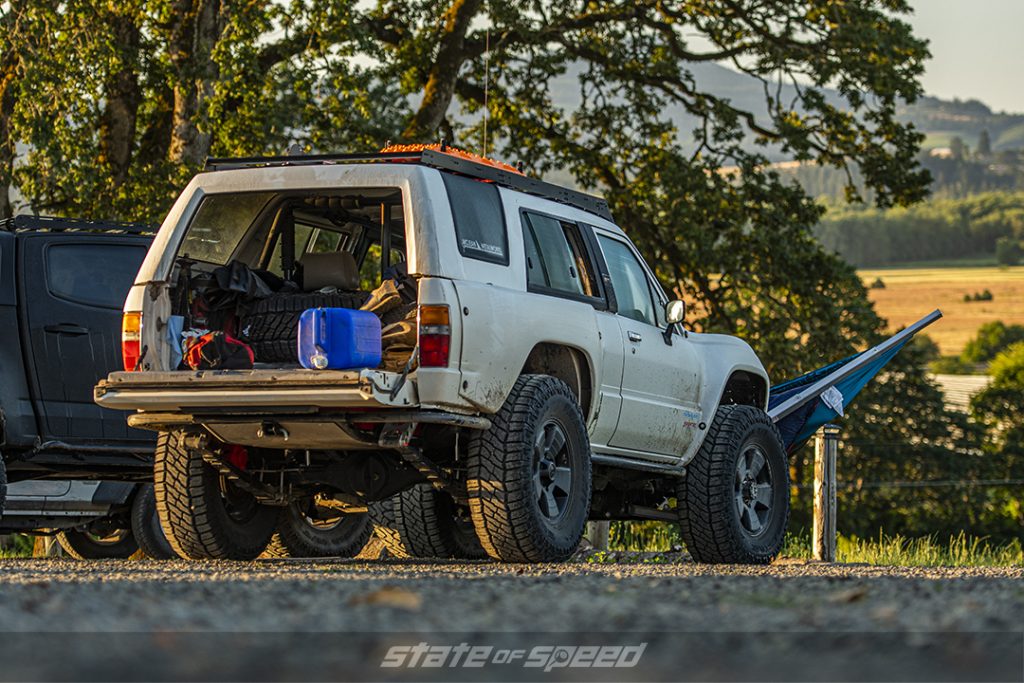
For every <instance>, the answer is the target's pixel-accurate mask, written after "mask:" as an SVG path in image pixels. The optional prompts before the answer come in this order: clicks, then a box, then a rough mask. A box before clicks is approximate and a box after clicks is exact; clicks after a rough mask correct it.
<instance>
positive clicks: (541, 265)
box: [523, 213, 599, 297]
mask: <svg viewBox="0 0 1024 683" xmlns="http://www.w3.org/2000/svg"><path fill="white" fill-rule="evenodd" d="M523 243H524V245H525V246H526V281H527V284H528V285H529V287H530V288H531V289H542V290H543V289H547V290H553V291H555V292H559V293H563V294H571V295H573V296H586V297H597V296H599V295H598V291H597V282H596V281H595V279H594V273H593V270H592V269H591V267H590V264H589V263H588V260H587V252H586V248H585V247H584V246H583V238H582V236H581V235H580V231H579V227H578V226H576V224H574V223H569V222H566V221H560V220H558V219H556V218H551V217H550V216H543V215H540V214H536V213H524V214H523Z"/></svg>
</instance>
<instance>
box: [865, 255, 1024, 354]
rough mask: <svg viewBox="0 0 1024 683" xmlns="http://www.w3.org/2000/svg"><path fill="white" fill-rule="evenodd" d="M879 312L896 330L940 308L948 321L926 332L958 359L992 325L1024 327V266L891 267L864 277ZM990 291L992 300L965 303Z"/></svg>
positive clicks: (939, 322) (935, 325) (943, 351)
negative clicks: (982, 328) (966, 298)
mask: <svg viewBox="0 0 1024 683" xmlns="http://www.w3.org/2000/svg"><path fill="white" fill-rule="evenodd" d="M859 274H860V276H861V278H862V279H863V280H864V283H865V284H866V285H870V284H871V283H872V282H874V281H875V279H876V278H879V277H880V278H882V281H883V282H884V283H885V289H872V290H869V296H870V297H871V300H872V301H873V302H874V303H875V310H876V311H878V313H879V315H881V316H882V317H883V318H885V319H887V320H888V321H889V326H890V328H891V329H893V330H896V329H898V328H900V327H903V326H904V325H907V324H909V323H912V322H914V321H915V320H917V319H919V318H921V317H922V316H924V315H925V314H927V313H930V312H931V311H933V310H934V309H936V308H938V309H941V310H942V314H943V319H942V320H940V321H938V322H937V323H935V324H934V325H932V326H931V327H929V328H928V329H927V330H926V334H928V336H930V337H931V338H932V339H934V340H935V342H936V343H938V345H939V348H940V349H941V350H942V353H943V354H945V355H952V354H959V353H960V352H961V351H962V350H963V348H964V345H965V344H966V343H967V341H968V340H969V339H971V338H972V337H973V336H974V335H975V333H976V332H977V331H978V328H979V327H980V326H981V325H982V324H983V323H987V322H990V321H993V320H1002V321H1003V322H1005V323H1007V324H1010V323H1018V324H1024V266H1017V267H1014V268H996V267H988V268H962V267H961V268H888V269H884V270H862V271H860V272H859ZM985 289H988V290H989V291H990V292H992V295H993V297H994V298H993V299H992V301H971V302H965V301H964V300H963V299H964V294H974V293H975V292H981V291H983V290H985Z"/></svg>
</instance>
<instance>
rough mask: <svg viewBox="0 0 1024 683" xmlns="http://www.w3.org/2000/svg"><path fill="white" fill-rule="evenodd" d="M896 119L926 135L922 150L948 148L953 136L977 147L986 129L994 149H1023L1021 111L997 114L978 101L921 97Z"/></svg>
mask: <svg viewBox="0 0 1024 683" xmlns="http://www.w3.org/2000/svg"><path fill="white" fill-rule="evenodd" d="M899 118H900V120H902V121H910V122H911V123H913V124H914V125H915V126H917V128H918V129H920V130H921V131H922V132H924V133H925V134H927V136H928V137H927V138H926V139H925V142H924V148H925V149H931V148H935V147H948V146H949V144H950V141H951V140H952V139H953V138H954V137H959V138H960V139H961V140H963V141H964V142H965V143H966V144H967V145H968V147H970V148H971V149H976V147H977V144H978V138H979V137H981V132H982V131H988V134H989V138H990V139H991V143H992V150H993V151H996V152H999V151H1003V150H1011V149H1022V148H1024V114H1007V113H996V112H993V111H992V110H991V109H990V108H989V107H988V106H987V105H986V104H984V103H983V102H979V101H978V100H959V99H954V100H941V99H939V98H937V97H923V98H921V99H920V100H918V101H917V102H915V103H914V104H912V105H909V106H904V107H903V108H902V109H901V110H900V112H899Z"/></svg>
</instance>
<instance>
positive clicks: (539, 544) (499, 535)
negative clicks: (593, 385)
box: [467, 375, 591, 562]
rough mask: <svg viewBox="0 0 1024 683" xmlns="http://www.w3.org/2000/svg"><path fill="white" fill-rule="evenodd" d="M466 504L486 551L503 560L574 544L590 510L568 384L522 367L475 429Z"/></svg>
mask: <svg viewBox="0 0 1024 683" xmlns="http://www.w3.org/2000/svg"><path fill="white" fill-rule="evenodd" d="M467 462H468V473H469V476H468V491H469V509H470V512H471V514H472V516H473V524H474V525H475V526H476V532H477V536H478V537H479V538H480V542H481V544H482V545H483V547H484V549H485V550H486V551H487V554H488V555H490V556H491V557H493V558H495V559H498V560H503V561H505V562H560V561H562V560H566V559H568V558H569V557H570V556H571V555H572V554H573V553H574V552H575V551H576V548H577V547H578V546H579V543H580V539H581V538H582V536H583V531H584V529H585V527H586V524H587V516H588V514H589V511H590V491H591V461H590V440H589V438H588V437H587V429H586V426H585V423H584V420H583V412H582V410H581V409H580V405H579V401H578V400H577V399H576V396H575V395H574V394H573V393H572V390H571V389H569V387H568V386H567V385H566V384H565V383H564V382H562V381H561V380H558V379H555V378H554V377H550V376H547V375H523V376H521V377H520V378H519V379H518V380H517V381H516V384H515V386H514V387H513V388H512V391H511V393H510V394H509V396H508V398H507V399H506V401H505V404H504V405H503V406H502V407H501V409H500V410H499V411H498V412H497V413H496V414H495V415H494V416H492V417H491V428H490V429H489V430H487V431H477V432H474V433H473V435H472V436H471V438H470V440H469V455H468V461H467Z"/></svg>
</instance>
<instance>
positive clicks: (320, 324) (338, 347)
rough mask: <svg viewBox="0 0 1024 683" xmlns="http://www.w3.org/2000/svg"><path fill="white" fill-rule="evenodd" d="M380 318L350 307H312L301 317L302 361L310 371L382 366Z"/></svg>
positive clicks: (300, 354)
mask: <svg viewBox="0 0 1024 683" xmlns="http://www.w3.org/2000/svg"><path fill="white" fill-rule="evenodd" d="M380 359H381V346H380V318H378V317H377V316H376V315H374V314H373V313H370V312H369V311H357V310H353V309H351V308H311V309H309V310H307V311H304V312H303V313H302V315H301V316H300V317H299V363H301V364H302V367H304V368H307V369H309V370H348V369H352V368H375V367H377V366H378V365H380Z"/></svg>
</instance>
